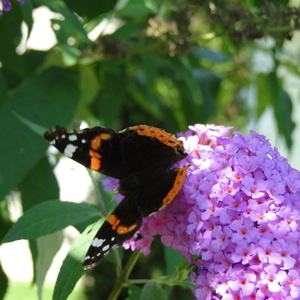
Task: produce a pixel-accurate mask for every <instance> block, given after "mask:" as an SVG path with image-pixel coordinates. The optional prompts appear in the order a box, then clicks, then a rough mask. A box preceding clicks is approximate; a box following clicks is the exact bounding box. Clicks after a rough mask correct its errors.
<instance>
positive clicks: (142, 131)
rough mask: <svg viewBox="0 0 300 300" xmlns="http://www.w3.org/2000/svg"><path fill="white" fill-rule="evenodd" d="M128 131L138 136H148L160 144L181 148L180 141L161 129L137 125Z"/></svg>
mask: <svg viewBox="0 0 300 300" xmlns="http://www.w3.org/2000/svg"><path fill="white" fill-rule="evenodd" d="M128 129H129V130H135V131H136V132H137V133H138V135H143V136H148V137H151V138H156V139H157V140H159V141H160V142H161V143H163V144H165V145H167V146H170V147H177V146H182V144H183V143H182V141H180V140H178V139H177V138H176V137H175V136H174V135H173V134H171V133H168V132H165V131H164V130H162V129H159V128H156V127H152V126H147V125H137V126H132V127H129V128H128Z"/></svg>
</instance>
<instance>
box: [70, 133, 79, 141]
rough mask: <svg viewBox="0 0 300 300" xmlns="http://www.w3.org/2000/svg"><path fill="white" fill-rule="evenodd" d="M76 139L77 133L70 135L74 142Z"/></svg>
mask: <svg viewBox="0 0 300 300" xmlns="http://www.w3.org/2000/svg"><path fill="white" fill-rule="evenodd" d="M76 140H77V135H76V134H71V135H69V141H71V142H74V141H76Z"/></svg>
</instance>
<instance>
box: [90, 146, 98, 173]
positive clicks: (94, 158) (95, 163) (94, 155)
mask: <svg viewBox="0 0 300 300" xmlns="http://www.w3.org/2000/svg"><path fill="white" fill-rule="evenodd" d="M89 156H90V157H91V162H90V169H91V170H94V171H98V170H100V168H101V161H100V158H101V155H100V154H99V153H98V152H96V151H93V150H90V151H89Z"/></svg>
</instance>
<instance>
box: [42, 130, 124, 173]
mask: <svg viewBox="0 0 300 300" xmlns="http://www.w3.org/2000/svg"><path fill="white" fill-rule="evenodd" d="M44 137H45V139H46V140H47V141H48V142H49V143H50V144H51V145H53V146H55V147H56V148H57V149H58V150H59V151H60V152H62V153H63V154H64V155H66V156H67V157H70V158H72V159H73V160H75V161H76V162H78V163H80V164H82V165H84V166H85V167H87V168H90V169H92V170H95V171H98V172H100V173H103V174H105V175H108V176H111V177H114V178H122V177H124V176H125V175H126V174H125V170H126V169H125V167H124V165H123V161H122V156H121V154H120V150H121V145H120V139H119V136H118V134H117V133H116V132H115V131H113V130H111V129H109V128H105V127H99V126H98V127H93V128H86V129H83V130H67V129H65V128H62V127H59V126H56V127H54V128H52V129H49V130H48V131H46V132H45V134H44Z"/></svg>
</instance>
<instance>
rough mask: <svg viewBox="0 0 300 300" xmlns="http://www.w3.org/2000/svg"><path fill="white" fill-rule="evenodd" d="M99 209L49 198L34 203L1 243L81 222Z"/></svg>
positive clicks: (41, 234)
mask: <svg viewBox="0 0 300 300" xmlns="http://www.w3.org/2000/svg"><path fill="white" fill-rule="evenodd" d="M98 214H99V211H98V210H97V209H96V208H94V207H92V206H90V205H88V204H85V203H73V202H61V201H58V200H49V201H45V202H43V203H41V204H38V205H35V206H34V207H32V208H30V209H29V210H27V211H26V212H25V214H24V215H23V216H22V217H21V218H20V219H19V220H18V221H17V222H16V223H14V224H13V226H12V227H11V229H10V230H9V232H8V233H7V234H6V235H5V237H4V238H3V240H2V243H8V242H12V241H16V240H20V239H35V238H38V237H40V236H44V235H46V234H49V233H53V232H56V231H58V230H61V229H63V228H65V227H67V226H69V225H74V224H76V223H80V222H83V221H84V220H87V219H90V218H93V217H94V216H96V215H98Z"/></svg>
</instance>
